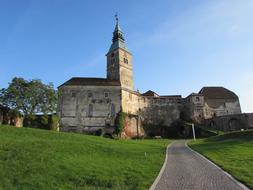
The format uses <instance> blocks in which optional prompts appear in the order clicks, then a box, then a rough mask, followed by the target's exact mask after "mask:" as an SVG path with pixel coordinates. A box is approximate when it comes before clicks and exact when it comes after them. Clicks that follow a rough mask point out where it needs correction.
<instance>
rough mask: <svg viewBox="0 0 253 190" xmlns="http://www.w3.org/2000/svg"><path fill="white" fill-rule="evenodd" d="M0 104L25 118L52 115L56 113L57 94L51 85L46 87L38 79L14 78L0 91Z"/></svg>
mask: <svg viewBox="0 0 253 190" xmlns="http://www.w3.org/2000/svg"><path fill="white" fill-rule="evenodd" d="M0 104H2V105H4V106H7V107H9V108H11V109H13V110H17V111H20V112H21V113H22V114H24V116H25V117H30V116H32V115H34V114H35V113H44V114H47V113H50V112H51V113H52V112H55V111H56V106H57V92H56V91H55V90H54V86H53V84H52V83H49V84H48V85H46V84H43V83H42V82H41V81H40V80H38V79H33V80H30V81H29V80H25V79H23V78H17V77H15V78H13V79H12V81H11V83H9V87H8V88H6V89H4V88H3V89H1V90H0Z"/></svg>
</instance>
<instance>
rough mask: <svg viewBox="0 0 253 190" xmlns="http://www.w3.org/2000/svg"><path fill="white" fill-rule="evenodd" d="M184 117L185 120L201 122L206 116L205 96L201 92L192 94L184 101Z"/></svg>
mask: <svg viewBox="0 0 253 190" xmlns="http://www.w3.org/2000/svg"><path fill="white" fill-rule="evenodd" d="M184 107H185V108H184V110H183V113H184V118H183V119H185V120H189V119H190V120H193V121H195V122H197V123H200V122H201V120H202V119H203V117H204V113H203V107H204V96H202V95H199V94H191V95H189V96H188V97H186V98H185V101H184Z"/></svg>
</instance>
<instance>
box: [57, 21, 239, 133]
mask: <svg viewBox="0 0 253 190" xmlns="http://www.w3.org/2000/svg"><path fill="white" fill-rule="evenodd" d="M106 57H107V77H106V78H82V77H78V78H76V77H74V78H71V79H70V80H68V81H66V82H65V83H63V84H62V85H61V86H59V87H58V90H59V95H60V96H59V103H58V115H59V117H60V125H61V130H62V131H72V132H80V133H86V132H96V131H98V130H101V129H103V130H105V131H107V132H108V133H113V131H114V130H115V126H116V118H117V115H118V113H119V112H124V113H127V118H126V120H125V128H124V131H123V133H122V135H123V136H126V137H135V136H143V135H145V131H144V130H143V128H142V127H141V126H142V125H164V126H170V125H171V124H172V123H173V122H174V121H177V120H180V119H182V118H184V119H191V120H193V121H195V122H201V121H202V120H203V119H208V118H211V117H214V116H220V115H228V114H240V113H241V108H240V103H239V99H238V97H237V96H236V95H235V94H234V93H233V92H231V91H229V90H227V89H225V88H223V87H204V88H202V89H201V90H200V92H199V93H192V94H191V95H189V96H188V97H186V98H182V96H181V95H167V96H160V95H158V94H157V93H155V92H153V91H151V90H149V91H147V92H146V93H140V92H138V91H135V90H134V81H133V63H132V54H131V52H130V51H129V50H128V49H127V47H126V43H125V39H124V36H123V32H122V30H121V29H120V26H119V23H118V20H117V22H116V26H115V30H114V32H113V38H112V44H111V46H110V49H109V51H108V52H107V54H106Z"/></svg>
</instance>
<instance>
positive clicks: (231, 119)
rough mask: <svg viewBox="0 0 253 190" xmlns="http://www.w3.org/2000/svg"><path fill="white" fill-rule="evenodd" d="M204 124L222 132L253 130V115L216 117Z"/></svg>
mask: <svg viewBox="0 0 253 190" xmlns="http://www.w3.org/2000/svg"><path fill="white" fill-rule="evenodd" d="M202 124H203V125H205V126H208V127H210V128H212V129H215V130H221V131H237V130H241V129H249V128H253V113H247V114H233V115H226V116H219V117H214V118H210V119H205V120H203V122H202Z"/></svg>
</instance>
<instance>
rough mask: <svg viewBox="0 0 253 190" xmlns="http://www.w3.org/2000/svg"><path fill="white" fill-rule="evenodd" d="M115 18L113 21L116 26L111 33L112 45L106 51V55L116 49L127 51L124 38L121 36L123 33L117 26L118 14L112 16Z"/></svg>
mask: <svg viewBox="0 0 253 190" xmlns="http://www.w3.org/2000/svg"><path fill="white" fill-rule="evenodd" d="M114 17H115V21H116V25H115V29H114V31H113V37H112V45H111V47H110V49H109V51H108V53H110V52H112V51H114V50H115V49H117V48H121V49H124V50H125V51H128V49H127V47H126V44H125V38H124V36H123V32H122V30H121V29H120V26H119V16H118V13H116V14H115V15H114Z"/></svg>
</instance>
